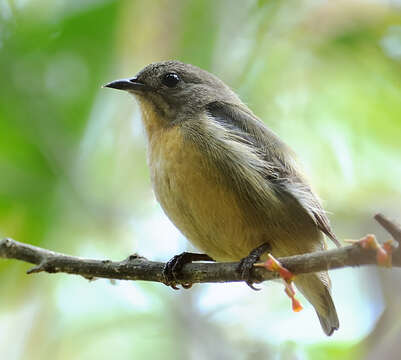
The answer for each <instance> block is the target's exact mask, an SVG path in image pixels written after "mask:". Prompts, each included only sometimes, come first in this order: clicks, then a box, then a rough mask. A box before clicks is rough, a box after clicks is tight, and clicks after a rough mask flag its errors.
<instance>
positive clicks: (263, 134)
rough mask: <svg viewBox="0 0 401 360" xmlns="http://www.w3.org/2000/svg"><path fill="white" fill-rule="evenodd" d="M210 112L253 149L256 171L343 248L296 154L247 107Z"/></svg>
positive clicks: (217, 106)
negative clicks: (296, 203) (294, 202)
mask: <svg viewBox="0 0 401 360" xmlns="http://www.w3.org/2000/svg"><path fill="white" fill-rule="evenodd" d="M207 113H208V116H209V117H211V118H212V119H213V120H214V121H215V122H216V123H218V124H219V125H221V126H222V127H223V128H224V129H226V130H228V132H229V133H230V135H229V138H231V139H233V141H234V142H237V143H238V142H240V143H242V144H243V145H244V146H245V147H246V148H248V149H252V156H254V157H255V156H256V158H257V161H256V160H253V165H252V166H253V170H254V171H256V172H257V173H259V175H261V176H262V177H263V179H265V180H264V181H265V182H268V183H269V186H270V188H273V189H276V192H277V193H278V194H280V193H282V192H284V193H286V194H287V195H290V196H291V197H292V198H293V199H294V200H296V201H297V202H298V203H299V204H300V205H301V206H302V207H303V208H304V209H305V210H306V212H307V213H308V214H309V215H310V217H311V218H312V220H313V221H314V222H315V224H316V226H317V227H318V228H319V229H320V230H321V231H322V232H323V233H325V234H326V235H327V236H328V237H329V238H330V239H331V240H332V241H333V242H334V243H335V244H336V245H337V246H340V243H339V242H338V240H337V238H336V236H335V235H334V233H333V231H332V230H331V226H330V222H329V219H328V217H327V215H326V213H325V211H324V210H323V208H322V205H321V204H320V201H319V199H318V197H317V196H316V195H315V194H314V193H313V191H312V189H311V188H310V186H309V185H308V183H307V182H306V180H305V179H304V178H303V176H302V175H301V172H300V171H299V170H298V166H297V164H296V161H295V157H294V153H293V151H292V150H291V149H290V148H289V147H288V146H287V145H286V144H285V143H284V142H282V141H281V140H280V139H279V138H278V136H277V135H275V134H274V133H273V132H272V131H271V130H269V129H268V128H267V127H266V126H265V125H264V123H263V122H262V121H261V120H259V119H258V118H257V117H256V116H255V115H253V114H252V113H251V112H250V111H249V110H248V109H247V108H245V107H244V106H240V105H235V104H229V103H225V102H220V101H216V102H212V103H209V104H208V106H207ZM258 161H259V162H258Z"/></svg>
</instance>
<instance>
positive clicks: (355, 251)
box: [0, 214, 401, 283]
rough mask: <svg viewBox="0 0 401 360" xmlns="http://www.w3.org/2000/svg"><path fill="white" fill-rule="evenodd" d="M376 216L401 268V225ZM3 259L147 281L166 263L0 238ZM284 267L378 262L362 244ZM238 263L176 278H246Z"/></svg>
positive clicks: (192, 267)
mask: <svg viewBox="0 0 401 360" xmlns="http://www.w3.org/2000/svg"><path fill="white" fill-rule="evenodd" d="M375 219H376V220H377V221H378V222H379V223H380V225H381V226H383V227H384V228H385V229H386V230H387V231H388V232H389V233H390V234H391V235H392V237H393V239H394V240H395V242H394V244H395V246H394V250H393V266H395V267H401V250H399V249H398V248H397V246H398V242H399V241H401V226H400V225H398V224H396V223H395V222H393V221H391V220H389V219H387V218H386V217H384V216H383V215H381V214H378V215H376V216H375ZM0 258H5V259H16V260H21V261H25V262H28V263H31V264H35V265H36V266H35V267H33V268H32V269H30V270H28V272H27V273H28V274H32V273H36V272H42V271H44V272H48V273H60V272H61V273H67V274H75V275H81V276H83V277H85V278H88V279H94V278H107V279H119V280H145V281H156V282H163V281H164V277H163V268H164V265H165V264H164V263H161V262H155V261H149V260H147V259H145V258H143V257H140V256H138V255H131V256H129V257H128V258H127V259H125V260H123V261H110V260H93V259H84V258H79V257H74V256H68V255H64V254H61V253H56V252H53V251H49V250H46V249H43V248H39V247H36V246H32V245H28V244H24V243H20V242H18V241H15V240H12V239H4V240H1V241H0ZM279 260H280V262H281V263H282V265H283V266H284V267H286V268H287V269H288V270H290V271H291V272H292V273H294V274H301V273H309V272H317V271H322V270H330V269H339V268H344V267H352V266H360V265H375V264H376V256H375V253H374V252H373V251H370V250H365V249H363V248H362V247H360V246H359V245H351V246H345V247H342V248H339V249H334V250H327V251H319V252H315V253H309V254H303V255H296V256H290V257H285V258H281V259H279ZM237 266H238V263H192V264H187V265H185V266H184V267H183V269H182V272H181V276H180V277H179V278H178V279H177V280H179V281H180V282H182V283H206V282H209V283H212V282H233V281H243V279H242V278H241V275H240V274H239V273H238V272H237V271H236V268H237ZM254 274H255V277H256V278H257V279H258V280H259V281H265V280H271V279H274V278H276V277H277V275H276V274H275V273H272V272H269V271H267V270H265V269H264V268H255V269H254Z"/></svg>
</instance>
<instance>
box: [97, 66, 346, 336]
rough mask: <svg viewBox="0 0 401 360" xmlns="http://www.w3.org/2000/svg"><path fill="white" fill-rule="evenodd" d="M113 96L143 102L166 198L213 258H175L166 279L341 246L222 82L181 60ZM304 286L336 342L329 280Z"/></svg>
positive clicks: (276, 147)
mask: <svg viewBox="0 0 401 360" xmlns="http://www.w3.org/2000/svg"><path fill="white" fill-rule="evenodd" d="M105 87H109V88H114V89H119V90H125V91H128V92H129V93H131V94H132V95H134V96H135V98H136V99H137V101H138V102H139V105H140V108H141V113H142V120H143V123H144V128H145V132H146V136H147V141H148V164H149V167H150V174H151V181H152V186H153V189H154V192H155V195H156V198H157V200H158V201H159V203H160V204H161V206H162V208H163V210H164V212H165V213H166V214H167V216H168V217H169V218H170V220H171V221H172V222H173V223H174V224H175V225H176V226H177V228H178V229H179V230H180V231H181V232H182V233H183V234H184V235H185V237H186V238H187V239H188V240H189V241H190V242H191V243H192V244H193V245H194V246H195V247H197V248H198V249H200V250H202V251H203V252H204V253H205V254H191V253H183V254H182V255H178V256H176V257H174V258H173V259H172V260H171V261H170V262H169V263H168V264H169V265H170V269H167V270H166V275H168V274H170V276H173V275H174V271H173V273H171V266H172V267H173V268H174V269H173V270H175V271H176V270H177V269H179V267H180V266H182V263H183V262H185V261H191V260H214V261H240V260H242V261H241V266H242V269H240V270H241V271H242V272H243V274H244V276H245V275H247V276H250V275H249V274H250V269H251V268H252V266H253V264H254V263H255V262H256V261H257V260H259V257H261V258H262V259H263V258H264V255H263V253H264V252H266V250H269V251H270V252H271V254H272V255H274V256H275V257H283V256H290V255H296V254H302V253H308V252H313V251H318V250H324V249H325V248H326V244H325V241H324V236H323V235H324V234H325V235H327V236H328V237H329V238H330V239H331V240H332V241H333V242H335V243H336V245H339V244H338V241H337V239H336V237H335V235H334V233H333V232H332V230H331V227H330V223H329V220H328V218H327V215H326V214H325V212H324V210H323V208H322V206H321V203H320V201H319V198H318V197H317V196H316V195H315V193H314V192H313V191H312V189H311V187H310V185H309V184H308V182H307V181H306V180H305V178H304V176H303V173H302V170H301V169H300V167H299V166H298V164H297V163H296V160H295V155H294V153H293V152H292V150H291V149H290V148H289V147H288V146H287V145H286V144H285V143H284V142H283V141H282V140H281V139H280V138H279V137H278V136H277V135H276V134H274V133H273V131H271V130H270V129H268V128H267V127H266V126H265V124H264V123H263V122H262V121H261V120H260V119H259V118H258V117H257V116H256V115H254V114H253V112H252V111H251V110H250V109H249V108H248V107H247V106H246V105H245V104H244V103H243V102H242V101H241V100H240V99H239V97H238V96H237V95H236V94H235V93H234V92H233V91H232V90H231V89H230V88H229V87H228V86H227V85H225V84H224V83H223V82H222V81H221V80H220V79H219V78H217V77H216V76H214V75H213V74H211V73H209V72H207V71H205V70H202V69H200V68H198V67H196V66H194V65H191V64H184V63H182V62H179V61H175V60H171V61H163V62H157V63H152V64H149V65H148V66H146V67H145V68H144V69H143V70H141V71H140V72H139V73H138V74H137V75H136V76H135V77H133V78H128V79H121V80H116V81H113V82H111V83H109V84H107V85H105ZM180 261H181V265H179V264H178V263H180ZM294 282H295V285H296V287H297V288H298V289H299V290H300V291H301V292H302V293H303V294H304V296H305V297H306V299H307V300H308V301H309V302H310V303H311V304H312V305H313V306H314V308H315V310H316V313H317V315H318V318H319V320H320V323H321V325H322V328H323V330H324V332H325V333H326V334H327V335H331V334H332V333H333V331H334V330H337V329H338V327H339V321H338V317H337V312H336V309H335V306H334V303H333V300H332V298H331V295H330V287H331V285H330V279H329V276H328V274H327V272H319V273H313V274H303V275H297V276H296V277H295V279H294ZM248 284H249V285H250V286H252V281H251V279H249V280H248Z"/></svg>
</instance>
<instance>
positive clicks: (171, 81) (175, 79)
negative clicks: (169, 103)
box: [162, 73, 180, 88]
mask: <svg viewBox="0 0 401 360" xmlns="http://www.w3.org/2000/svg"><path fill="white" fill-rule="evenodd" d="M179 82H180V77H179V76H178V74H176V73H167V74H165V75H164V76H163V79H162V83H163V84H164V85H166V86H167V87H169V88H173V87H175V86H177V84H178V83H179Z"/></svg>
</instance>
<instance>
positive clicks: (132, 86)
mask: <svg viewBox="0 0 401 360" xmlns="http://www.w3.org/2000/svg"><path fill="white" fill-rule="evenodd" d="M103 87H108V88H112V89H118V90H128V91H129V90H132V91H144V90H146V85H145V84H144V83H143V82H140V81H139V80H138V78H136V77H133V78H132V79H120V80H115V81H112V82H110V83H108V84H106V85H103Z"/></svg>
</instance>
